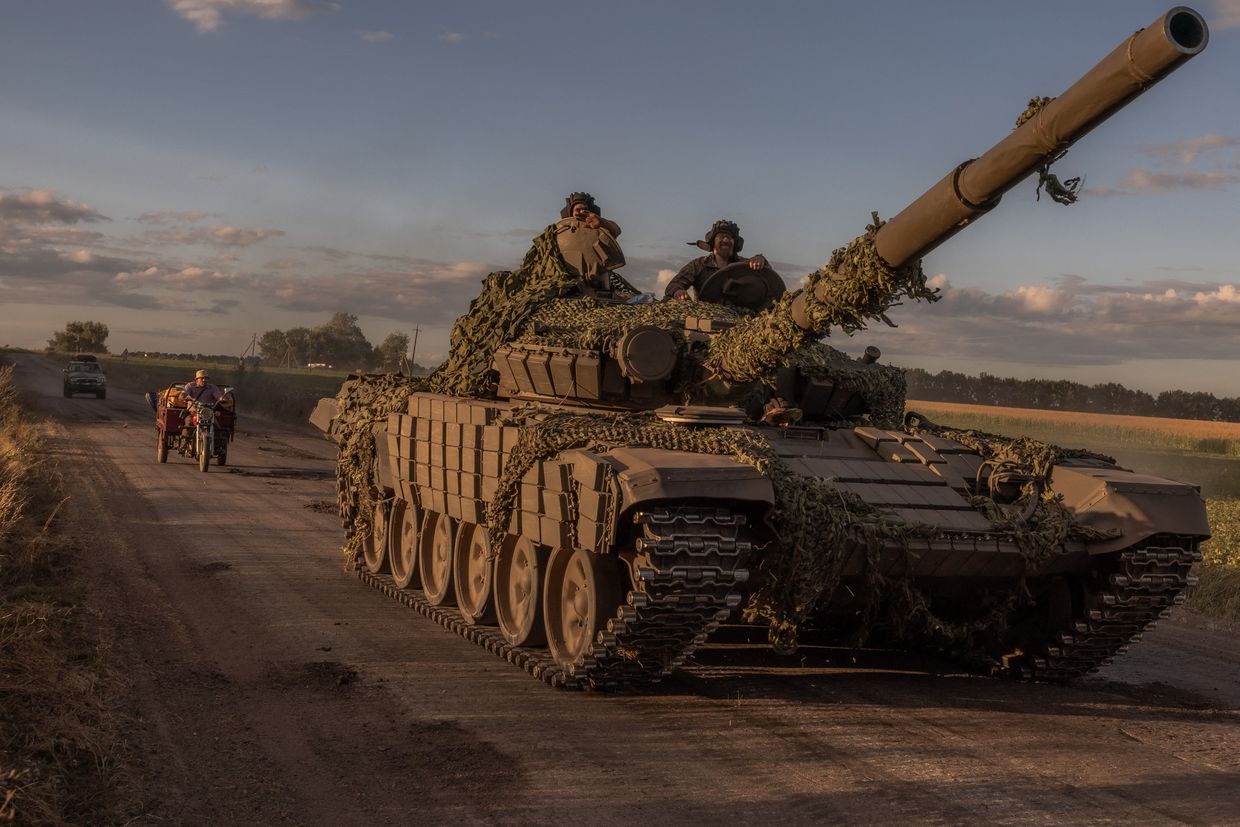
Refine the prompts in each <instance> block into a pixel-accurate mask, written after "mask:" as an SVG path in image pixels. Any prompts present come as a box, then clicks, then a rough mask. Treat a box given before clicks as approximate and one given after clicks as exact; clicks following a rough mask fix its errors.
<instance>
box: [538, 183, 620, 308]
mask: <svg viewBox="0 0 1240 827" xmlns="http://www.w3.org/2000/svg"><path fill="white" fill-rule="evenodd" d="M600 213H601V211H600V210H599V207H598V204H597V203H596V202H595V200H594V196H592V195H590V193H588V192H574V193H572V194H571V195H569V196H568V197H567V198H565V199H564V208H563V209H562V210H560V220H559V221H557V222H556V225H555V231H556V243H557V244H558V245H559V247H560V254H561V255H562V256H563V258H564V263H565V264H566V265H567V266H568V269H569V271H570V272H572V273H573V274H575V275H576V276H578V277H579V278H580V284H579V290H580V293H581V295H583V296H592V295H594V294H595V293H596V292H598V291H603V292H607V293H611V294H613V296H614V297H616V298H627V297H631V296H636V295H638V294H639V292H640V291H638V290H637V288H636V287H634V286H633V285H631V284H629V283H628V282H627V281H625V280H624V278H623V277H621V276H620V274H619V273H617V272H616V269H617V268H619V267H623V266H624V251H623V250H621V249H620V244H619V242H618V241H616V236H618V235H620V225H619V224H617V223H616V222H614V221H611V220H609V219H606V218H603V216H602V215H601V214H600Z"/></svg>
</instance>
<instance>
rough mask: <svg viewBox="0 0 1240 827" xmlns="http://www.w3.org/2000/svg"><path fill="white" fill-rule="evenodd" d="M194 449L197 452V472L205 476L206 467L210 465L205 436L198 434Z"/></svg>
mask: <svg viewBox="0 0 1240 827" xmlns="http://www.w3.org/2000/svg"><path fill="white" fill-rule="evenodd" d="M195 447H196V448H197V450H198V470H199V471H201V472H203V473H204V474H205V473H206V472H207V466H209V465H210V464H211V454H210V452H209V451H208V450H207V436H206V434H199V436H198V444H197V445H196V446H195Z"/></svg>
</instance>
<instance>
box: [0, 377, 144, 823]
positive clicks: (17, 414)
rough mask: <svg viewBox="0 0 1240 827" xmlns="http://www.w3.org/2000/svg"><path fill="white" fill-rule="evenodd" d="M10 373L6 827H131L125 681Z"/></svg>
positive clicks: (3, 587)
mask: <svg viewBox="0 0 1240 827" xmlns="http://www.w3.org/2000/svg"><path fill="white" fill-rule="evenodd" d="M44 440H45V435H44V433H43V430H42V427H41V426H40V425H39V424H38V423H35V422H33V421H31V420H30V419H29V418H28V417H27V415H26V413H25V412H24V411H23V409H22V407H21V405H20V404H19V401H18V397H17V391H16V389H15V387H14V385H13V369H12V368H11V367H8V366H3V367H0V822H6V821H15V822H16V823H19V824H65V823H71V824H101V823H114V822H119V821H123V820H124V816H125V810H126V809H127V808H128V806H129V805H128V804H127V803H126V799H127V797H128V795H129V792H130V783H129V781H128V777H127V775H126V771H125V769H124V762H123V760H121V759H120V756H121V755H122V754H123V753H124V744H123V739H122V732H123V729H124V728H123V726H122V725H121V723H120V720H119V718H118V715H117V713H115V712H114V711H113V709H112V708H111V701H112V698H113V690H114V688H115V686H116V685H117V676H116V675H115V673H114V672H113V671H112V670H111V668H110V667H109V665H108V661H107V649H106V646H104V645H103V644H102V643H101V642H100V639H99V638H97V637H96V636H95V623H94V622H93V619H92V618H90V617H88V616H87V615H86V610H85V609H83V608H82V606H81V605H80V604H81V599H80V598H81V595H80V594H79V588H78V587H77V586H76V585H75V583H74V581H73V577H72V572H73V565H74V559H73V552H74V551H75V549H73V548H72V547H71V546H70V545H69V544H68V542H67V541H66V539H65V538H64V537H62V536H61V535H60V534H59V533H58V532H57V517H58V513H59V511H60V509H61V506H62V505H63V503H64V492H63V491H62V483H61V479H60V475H59V473H58V471H57V469H56V468H55V466H54V465H53V464H52V462H51V461H50V460H49V458H48V455H47V453H46V452H45V451H44V450H43V448H44Z"/></svg>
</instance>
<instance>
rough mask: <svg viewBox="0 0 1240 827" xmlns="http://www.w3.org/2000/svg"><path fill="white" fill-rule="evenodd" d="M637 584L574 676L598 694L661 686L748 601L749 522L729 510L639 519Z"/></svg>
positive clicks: (663, 512) (669, 512) (649, 514)
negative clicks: (744, 588)
mask: <svg viewBox="0 0 1240 827" xmlns="http://www.w3.org/2000/svg"><path fill="white" fill-rule="evenodd" d="M633 519H634V522H635V523H636V524H637V526H638V530H639V534H638V536H637V540H636V544H635V549H636V552H637V554H636V558H635V559H634V561H633V564H632V572H633V581H634V587H633V589H632V590H631V591H630V592H629V593H628V595H627V596H626V598H625V602H624V605H622V606H620V608H619V609H618V610H617V612H616V617H615V618H613V619H611V620H609V621H608V622H607V628H606V629H605V630H602V631H600V632H599V633H598V636H597V639H596V640H595V642H594V644H593V645H592V646H591V647H590V650H589V651H588V652H586V653H585V654H583V655H582V656H581V657H580V658H578V660H577V662H576V663H574V664H572V665H571V666H570V667H569V669H568V674H569V675H570V676H571V677H573V678H575V679H577V680H579V681H582V682H583V683H585V684H586V685H587V686H588V687H590V688H593V689H598V688H602V689H621V688H630V687H639V686H647V685H651V684H654V683H657V682H659V681H660V680H662V679H663V678H664V677H665V676H667V675H669V674H671V673H672V671H673V670H674V669H676V668H678V667H679V666H681V665H683V664H684V662H685V661H686V660H687V659H688V658H689V656H690V655H692V654H693V652H694V650H695V649H697V648H698V647H699V646H701V645H702V644H703V643H705V642H706V640H707V638H709V637H710V635H711V633H713V632H714V631H715V630H716V629H718V628H719V624H721V623H722V622H723V621H725V620H727V618H728V615H730V614H731V613H732V610H733V609H735V608H736V607H737V606H738V605H740V602H741V595H740V591H739V586H740V584H742V583H744V582H745V581H747V580H748V579H749V572H748V571H747V570H746V569H743V568H740V564H741V562H742V561H743V560H745V559H746V558H747V557H748V554H749V551H750V548H751V544H750V543H749V541H747V540H743V539H740V537H739V534H740V529H741V527H742V526H743V525H744V524H745V518H744V517H743V516H741V515H738V514H733V513H731V512H730V511H726V510H717V509H709V508H674V509H659V510H655V511H643V512H638V513H637V514H635V515H634V518H633Z"/></svg>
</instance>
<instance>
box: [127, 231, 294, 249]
mask: <svg viewBox="0 0 1240 827" xmlns="http://www.w3.org/2000/svg"><path fill="white" fill-rule="evenodd" d="M282 235H284V231H283V230H277V229H274V228H271V227H261V228H256V229H246V228H244V227H167V228H165V229H160V230H151V231H148V232H145V233H143V234H142V235H141V236H140V237H139V238H138V239H135V242H136V243H139V244H146V245H149V246H155V247H173V246H184V245H189V244H209V245H222V246H225V247H249V246H251V245H253V244H257V243H259V242H260V241H266V240H267V239H269V238H277V237H279V236H282Z"/></svg>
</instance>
